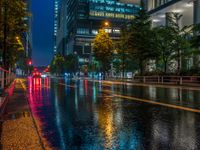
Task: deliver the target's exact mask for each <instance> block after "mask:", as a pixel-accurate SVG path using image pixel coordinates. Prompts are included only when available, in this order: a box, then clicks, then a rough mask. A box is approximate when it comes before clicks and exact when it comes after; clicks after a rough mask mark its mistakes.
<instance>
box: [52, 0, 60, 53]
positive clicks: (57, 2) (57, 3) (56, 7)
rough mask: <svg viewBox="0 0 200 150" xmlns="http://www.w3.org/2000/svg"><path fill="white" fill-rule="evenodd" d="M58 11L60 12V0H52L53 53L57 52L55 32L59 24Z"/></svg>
mask: <svg viewBox="0 0 200 150" xmlns="http://www.w3.org/2000/svg"><path fill="white" fill-rule="evenodd" d="M59 13H60V0H54V25H53V26H54V29H53V38H54V44H53V46H54V47H53V51H54V55H55V54H56V53H57V47H56V42H57V34H58V33H57V32H58V24H59V22H58V21H59V20H58V18H59Z"/></svg>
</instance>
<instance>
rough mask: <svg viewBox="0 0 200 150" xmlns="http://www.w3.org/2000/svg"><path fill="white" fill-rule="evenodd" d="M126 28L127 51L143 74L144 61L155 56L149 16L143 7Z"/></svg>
mask: <svg viewBox="0 0 200 150" xmlns="http://www.w3.org/2000/svg"><path fill="white" fill-rule="evenodd" d="M127 28H128V29H127V31H128V33H127V34H128V36H129V37H128V39H127V40H128V41H127V42H126V43H127V46H128V50H129V52H128V53H129V55H130V56H131V57H132V59H133V60H134V61H136V62H137V63H138V65H139V68H140V73H141V74H143V73H144V69H145V63H146V62H147V61H149V60H150V59H154V58H156V56H157V53H156V51H155V49H154V48H153V40H152V37H153V36H154V35H153V32H152V30H151V20H150V16H149V15H148V13H147V12H146V11H145V10H144V9H141V10H140V11H139V12H138V14H137V15H136V16H135V18H134V19H133V21H132V22H131V24H130V25H128V26H127Z"/></svg>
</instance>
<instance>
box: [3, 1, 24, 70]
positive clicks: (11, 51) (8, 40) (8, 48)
mask: <svg viewBox="0 0 200 150" xmlns="http://www.w3.org/2000/svg"><path fill="white" fill-rule="evenodd" d="M0 7H1V8H0V9H1V10H2V11H1V17H0V19H1V22H0V26H1V27H0V45H2V47H1V50H2V53H1V54H2V58H3V66H4V67H5V68H6V69H8V68H9V67H12V66H13V64H15V62H16V60H17V59H16V53H17V50H18V49H16V45H17V44H18V43H17V41H16V37H20V36H21V37H22V35H23V33H24V32H25V31H26V30H27V26H26V23H25V19H24V18H25V17H28V14H27V11H26V4H25V3H24V1H23V0H14V1H13V0H1V5H0Z"/></svg>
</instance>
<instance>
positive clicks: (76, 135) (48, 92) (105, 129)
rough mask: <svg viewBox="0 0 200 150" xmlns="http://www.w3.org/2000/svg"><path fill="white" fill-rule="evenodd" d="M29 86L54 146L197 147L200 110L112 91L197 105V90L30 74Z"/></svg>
mask: <svg viewBox="0 0 200 150" xmlns="http://www.w3.org/2000/svg"><path fill="white" fill-rule="evenodd" d="M28 85H29V102H30V106H31V109H32V112H33V114H34V117H35V118H36V120H37V124H38V126H39V128H40V129H41V134H42V136H43V137H44V139H46V141H47V142H48V144H49V146H50V147H52V148H53V149H69V150H73V149H75V150H76V149H83V150H87V149H88V150H102V149H119V150H126V149H127V150H128V149H131V150H165V149H166V150H168V149H174V150H193V149H194V150H196V149H197V150H198V149H200V143H199V141H200V113H194V112H190V111H185V110H181V109H174V108H170V107H164V106H159V105H152V104H149V103H145V102H138V101H133V100H129V99H122V98H120V97H117V96H115V95H113V94H120V95H125V96H129V97H135V98H141V99H147V100H152V101H156V102H161V103H167V104H173V105H177V106H184V107H189V108H194V109H199V108H200V91H198V90H187V89H177V88H170V89H169V88H158V87H155V86H134V85H115V84H113V85H112V84H107V83H100V82H93V81H88V80H77V81H71V80H67V79H66V80H64V79H59V80H58V79H49V78H45V79H40V78H34V79H31V78H29V83H28ZM105 91H110V92H105ZM112 93H113V94H112Z"/></svg>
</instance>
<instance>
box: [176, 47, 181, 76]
mask: <svg viewBox="0 0 200 150" xmlns="http://www.w3.org/2000/svg"><path fill="white" fill-rule="evenodd" d="M177 62H178V68H177V72H178V74H179V73H180V70H181V54H180V50H178V60H177Z"/></svg>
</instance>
